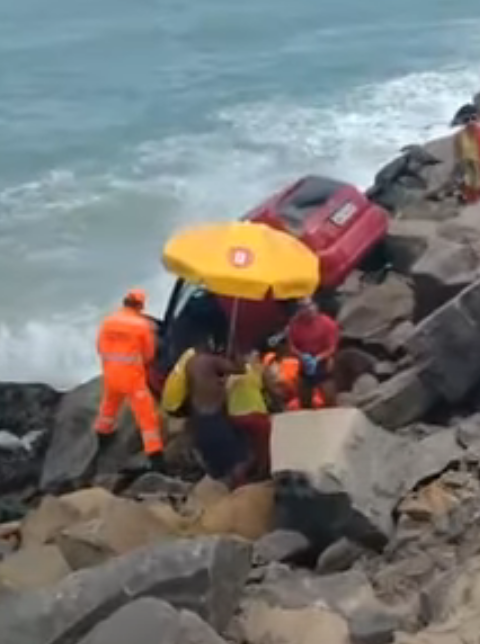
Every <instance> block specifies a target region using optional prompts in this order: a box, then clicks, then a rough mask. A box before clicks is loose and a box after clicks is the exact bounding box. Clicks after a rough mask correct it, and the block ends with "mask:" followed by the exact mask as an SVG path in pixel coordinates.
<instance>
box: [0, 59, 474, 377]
mask: <svg viewBox="0 0 480 644" xmlns="http://www.w3.org/2000/svg"><path fill="white" fill-rule="evenodd" d="M479 86H480V78H479V75H478V73H477V72H475V71H474V70H470V69H467V68H451V69H446V70H443V71H441V72H429V73H420V74H411V75H408V76H404V77H400V78H397V79H393V80H390V81H388V82H385V83H382V84H378V85H375V84H372V85H369V86H362V87H357V88H354V89H352V90H351V91H350V92H349V93H347V94H344V95H343V96H338V97H336V98H335V99H332V101H331V103H330V104H328V103H326V102H325V101H319V102H318V103H316V102H314V101H313V99H312V102H310V103H295V102H293V101H290V100H286V99H285V98H283V97H278V98H276V97H272V99H271V100H270V101H269V102H266V103H258V104H255V103H253V104H252V103H248V104H240V105H236V106H234V107H230V108H225V109H221V110H219V111H218V112H216V113H213V114H211V115H210V118H209V121H208V128H206V129H205V131H203V132H200V133H193V134H192V133H189V134H184V135H182V136H175V137H170V138H167V139H163V140H158V141H148V142H144V143H142V144H140V145H138V146H137V147H136V148H134V149H130V150H128V151H127V153H125V155H124V156H123V157H122V159H120V160H119V161H118V163H117V164H116V165H115V166H114V167H110V168H108V170H107V171H105V169H102V168H98V167H95V166H91V167H90V168H83V169H82V170H80V169H77V168H74V169H54V170H52V171H51V172H50V173H49V174H47V175H45V176H43V177H39V178H36V179H34V180H32V181H31V182H29V183H25V184H23V185H17V186H7V187H6V188H4V189H3V191H2V192H1V193H0V273H1V275H2V284H0V301H1V302H2V310H5V311H6V313H5V315H3V314H2V322H1V324H0V379H2V380H8V379H11V380H37V381H44V382H49V383H51V384H53V385H55V386H57V387H60V388H62V387H68V386H71V385H74V384H76V383H77V382H79V381H81V380H83V379H86V378H88V377H90V376H91V375H93V374H94V373H95V372H96V370H97V361H96V358H95V353H94V337H95V327H96V325H97V323H98V319H99V318H100V316H101V315H102V314H103V313H104V312H105V311H106V310H107V309H108V308H109V307H110V306H113V305H114V304H115V302H116V301H117V299H118V298H119V297H120V296H121V294H122V292H123V290H124V289H125V288H128V287H129V286H131V285H132V284H143V285H145V286H147V287H148V288H149V291H150V293H151V294H152V301H151V307H150V308H151V310H152V312H153V313H158V314H160V313H161V312H162V308H163V306H164V304H165V300H166V298H167V296H168V291H169V288H170V285H171V283H172V280H171V278H169V277H166V276H165V275H164V273H163V272H162V270H161V267H160V265H159V253H160V248H161V245H162V242H163V241H164V240H165V238H166V237H167V236H168V234H169V233H171V231H172V230H173V229H174V228H176V227H178V226H181V225H184V224H185V223H186V222H190V221H193V220H204V219H207V218H213V219H223V218H232V217H236V216H238V215H240V214H241V213H242V212H243V211H244V210H245V209H247V208H248V207H250V206H253V205H254V204H255V203H256V202H257V201H259V200H260V199H262V198H263V197H265V196H266V195H267V194H268V193H270V192H271V191H272V190H274V189H276V188H278V187H280V186H281V185H282V184H283V183H285V182H286V181H289V180H291V179H293V178H295V177H297V176H299V175H301V174H302V173H325V174H330V175H333V176H337V177H341V178H345V179H347V180H349V181H352V182H354V183H356V184H358V185H360V186H362V187H366V186H367V185H368V184H369V183H370V182H371V181H372V178H373V175H374V173H375V172H376V170H377V169H378V168H379V166H381V165H382V164H383V163H385V162H386V161H387V160H388V159H389V158H391V157H392V156H393V155H395V154H396V153H397V151H398V150H399V148H400V147H402V146H403V145H406V144H408V143H412V142H418V141H425V140H427V139H431V138H434V137H437V136H441V135H443V134H445V133H446V132H447V127H446V124H447V123H448V122H449V120H450V119H451V117H452V114H453V111H454V110H455V109H456V108H457V107H458V106H459V104H461V103H462V102H464V101H466V100H468V99H469V98H470V96H471V94H472V93H473V92H474V91H476V90H477V89H478V87H479ZM22 256H23V258H24V259H23V260H20V259H19V258H20V257H22ZM4 275H7V276H10V279H8V278H7V279H5V280H4V279H3V276H4ZM12 277H14V279H12Z"/></svg>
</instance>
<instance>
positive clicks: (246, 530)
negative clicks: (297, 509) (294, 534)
mask: <svg viewBox="0 0 480 644" xmlns="http://www.w3.org/2000/svg"><path fill="white" fill-rule="evenodd" d="M273 528H274V487H273V485H272V483H271V482H270V481H268V482H264V483H253V484H250V485H245V486H243V487H240V488H237V489H236V490H235V491H234V492H233V493H232V494H230V495H229V496H226V497H224V498H223V499H221V500H220V501H218V502H217V503H214V504H212V505H210V506H208V507H207V508H206V509H205V511H204V513H203V514H202V515H201V517H200V520H199V524H198V529H199V531H200V532H203V533H206V534H233V535H238V536H240V537H244V538H245V539H250V540H253V541H254V540H257V539H259V538H260V537H262V536H264V535H265V534H268V533H269V532H271V531H272V530H273Z"/></svg>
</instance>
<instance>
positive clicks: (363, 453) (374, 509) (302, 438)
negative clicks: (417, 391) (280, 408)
mask: <svg viewBox="0 0 480 644" xmlns="http://www.w3.org/2000/svg"><path fill="white" fill-rule="evenodd" d="M271 445H272V447H271V459H272V475H273V477H274V480H275V481H276V485H277V496H278V499H279V502H280V505H281V507H282V508H284V512H285V521H287V522H290V521H291V523H292V525H291V526H290V525H288V524H287V525H285V527H287V528H288V527H292V528H294V527H296V528H297V529H299V530H302V531H304V532H306V533H307V534H308V535H310V536H311V537H312V538H313V539H315V541H316V542H317V543H318V545H319V546H320V548H321V547H322V546H323V547H326V546H327V545H329V543H331V542H333V541H335V540H336V539H337V538H339V537H340V536H344V535H346V536H353V537H354V538H359V539H367V538H368V539H370V538H373V540H374V541H375V542H377V541H378V542H379V543H380V544H381V543H382V542H383V539H385V538H386V537H387V536H388V535H389V534H390V533H391V530H392V527H393V524H392V518H391V512H392V509H393V507H394V505H395V503H396V501H397V499H398V497H399V496H400V494H401V492H402V489H403V479H404V474H405V472H404V470H403V467H404V462H403V458H402V457H401V455H402V454H403V452H404V448H405V445H406V444H405V442H404V441H402V440H401V439H399V438H398V437H396V436H394V435H392V434H389V433H387V432H385V431H384V430H383V429H381V428H380V427H378V426H376V425H374V424H373V423H372V422H371V421H370V420H368V419H367V418H366V416H364V414H363V413H362V412H361V411H359V410H358V409H354V408H350V409H348V408H344V409H342V408H337V409H325V410H321V411H318V412H311V411H303V412H296V413H291V414H282V415H279V416H276V417H275V419H274V422H273V431H272V444H271ZM350 533H353V534H352V535H351V534H350Z"/></svg>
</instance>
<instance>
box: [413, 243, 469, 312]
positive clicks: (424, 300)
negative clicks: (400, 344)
mask: <svg viewBox="0 0 480 644" xmlns="http://www.w3.org/2000/svg"><path fill="white" fill-rule="evenodd" d="M410 274H411V276H412V280H413V283H414V288H415V295H416V303H417V306H416V318H417V319H422V318H424V317H425V316H427V315H428V314H430V313H431V312H432V311H434V310H435V309H436V308H438V307H439V306H441V305H442V304H444V303H445V302H447V301H448V300H450V299H451V298H452V297H454V296H455V295H458V293H460V291H461V290H462V289H464V288H465V287H466V286H468V285H469V284H471V283H472V282H474V281H475V280H476V279H477V278H478V277H479V275H480V252H477V251H476V249H475V247H474V246H473V245H472V244H471V243H468V242H462V241H455V240H452V239H445V238H442V237H436V238H434V239H432V240H430V243H429V245H428V248H427V249H426V251H425V252H424V254H423V255H422V257H420V259H418V260H417V261H416V262H415V264H414V265H413V266H412V267H411V269H410Z"/></svg>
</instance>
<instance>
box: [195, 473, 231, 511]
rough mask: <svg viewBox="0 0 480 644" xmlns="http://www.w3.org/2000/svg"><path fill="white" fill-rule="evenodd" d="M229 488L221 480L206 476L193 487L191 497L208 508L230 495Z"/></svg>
mask: <svg viewBox="0 0 480 644" xmlns="http://www.w3.org/2000/svg"><path fill="white" fill-rule="evenodd" d="M229 493H230V492H229V489H228V487H227V486H226V485H225V484H224V483H221V482H220V481H216V480H215V479H212V478H210V477H209V476H204V477H203V478H202V479H201V480H200V481H199V482H198V483H197V484H196V485H195V486H194V488H193V489H192V492H191V494H190V498H191V499H192V501H193V502H194V503H197V504H198V505H199V506H200V507H202V508H206V507H208V506H210V505H213V503H216V502H217V501H220V499H223V498H224V497H226V496H228V495H229Z"/></svg>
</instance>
